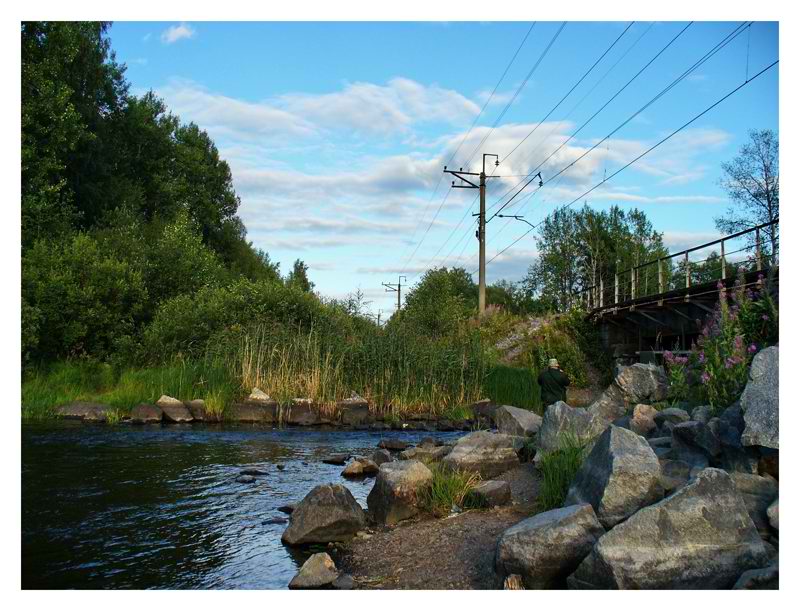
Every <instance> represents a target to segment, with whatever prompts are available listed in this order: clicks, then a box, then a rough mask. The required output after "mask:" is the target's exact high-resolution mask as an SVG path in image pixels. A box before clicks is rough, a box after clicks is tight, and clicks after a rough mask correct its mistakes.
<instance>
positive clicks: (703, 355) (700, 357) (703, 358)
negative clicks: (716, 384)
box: [697, 352, 706, 363]
mask: <svg viewBox="0 0 800 611" xmlns="http://www.w3.org/2000/svg"><path fill="white" fill-rule="evenodd" d="M697 360H698V361H700V362H701V363H705V362H706V353H705V352H701V353H700V354H698V355H697Z"/></svg>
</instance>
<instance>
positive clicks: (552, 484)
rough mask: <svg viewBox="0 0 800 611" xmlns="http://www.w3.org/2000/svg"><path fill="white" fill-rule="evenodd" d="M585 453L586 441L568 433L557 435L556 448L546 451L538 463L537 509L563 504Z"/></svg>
mask: <svg viewBox="0 0 800 611" xmlns="http://www.w3.org/2000/svg"><path fill="white" fill-rule="evenodd" d="M585 454H586V443H585V442H582V441H581V440H580V439H578V437H576V436H575V435H573V434H570V433H563V434H561V435H560V436H559V447H558V449H557V450H553V451H551V452H548V453H546V454H545V455H544V456H543V457H542V461H541V463H540V464H539V471H540V473H541V475H542V483H541V486H540V488H539V497H538V499H537V506H538V509H539V511H549V510H551V509H556V508H557V507H561V505H563V504H564V499H565V498H566V497H567V492H568V491H569V486H570V484H571V483H572V480H573V479H575V475H576V474H577V472H578V469H580V467H581V463H583V459H584V457H585Z"/></svg>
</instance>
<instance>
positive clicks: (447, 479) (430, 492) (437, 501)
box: [420, 464, 481, 518]
mask: <svg viewBox="0 0 800 611" xmlns="http://www.w3.org/2000/svg"><path fill="white" fill-rule="evenodd" d="M429 469H430V470H431V473H433V479H432V480H431V483H430V484H429V485H428V486H427V487H426V488H425V489H424V490H423V491H422V493H421V502H420V506H421V507H422V508H423V509H424V510H425V511H427V512H429V513H431V514H433V515H434V516H436V517H437V518H440V517H443V516H446V515H448V514H449V513H450V510H451V508H452V507H453V505H455V506H456V507H460V508H462V509H469V508H477V507H478V506H479V503H478V501H477V499H475V498H474V497H473V496H472V495H470V492H472V489H473V488H474V487H475V486H476V485H477V484H478V483H479V482H480V480H481V478H480V476H479V475H478V474H476V473H468V472H466V471H458V470H453V469H449V468H446V467H443V466H442V465H440V464H434V465H429Z"/></svg>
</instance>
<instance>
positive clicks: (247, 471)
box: [239, 467, 269, 477]
mask: <svg viewBox="0 0 800 611" xmlns="http://www.w3.org/2000/svg"><path fill="white" fill-rule="evenodd" d="M239 475H252V476H253V477H262V476H264V475H269V473H267V472H266V471H264V470H263V469H256V468H254V467H249V468H247V469H242V470H241V471H240V472H239Z"/></svg>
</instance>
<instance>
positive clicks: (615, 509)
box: [564, 425, 664, 528]
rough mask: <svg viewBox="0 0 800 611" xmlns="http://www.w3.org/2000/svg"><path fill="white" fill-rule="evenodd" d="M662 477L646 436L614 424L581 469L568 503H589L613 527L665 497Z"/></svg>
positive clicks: (568, 496) (600, 439)
mask: <svg viewBox="0 0 800 611" xmlns="http://www.w3.org/2000/svg"><path fill="white" fill-rule="evenodd" d="M660 477H661V465H660V464H659V462H658V458H657V457H656V455H655V453H654V452H653V449H652V448H651V447H650V446H649V445H648V443H647V441H645V439H644V437H641V436H640V435H637V434H636V433H634V432H633V431H629V430H627V429H623V428H620V427H617V426H614V425H611V426H609V427H608V428H607V429H606V430H605V432H604V433H603V434H602V435H600V437H599V438H598V439H597V442H596V443H595V444H594V448H592V451H591V452H590V453H589V455H588V456H587V457H586V458H585V459H584V461H583V464H582V465H581V467H580V469H578V473H577V474H576V475H575V479H574V480H573V481H572V485H571V486H570V488H569V492H568V493H567V498H566V500H565V502H564V504H565V505H580V504H583V503H588V504H589V505H591V506H592V507H593V508H594V511H595V513H596V514H597V518H598V519H599V520H600V523H601V524H602V525H603V526H604V527H605V528H611V527H612V526H614V525H615V524H617V523H619V522H622V521H623V520H624V519H626V518H627V517H628V516H630V515H632V514H634V513H636V511H638V510H639V509H640V508H642V507H645V506H647V505H650V504H651V503H654V502H656V501H658V500H660V499H662V498H663V496H664V489H663V488H662V486H661V481H660Z"/></svg>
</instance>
